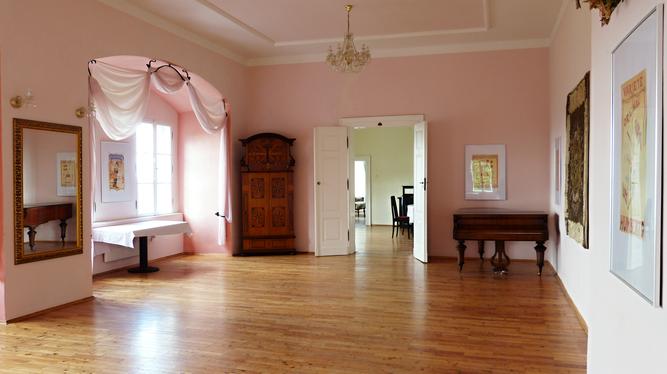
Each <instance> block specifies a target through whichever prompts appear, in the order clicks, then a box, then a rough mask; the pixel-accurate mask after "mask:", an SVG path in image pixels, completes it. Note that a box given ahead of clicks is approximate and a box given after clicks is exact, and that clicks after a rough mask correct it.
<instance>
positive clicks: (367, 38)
mask: <svg viewBox="0 0 667 374" xmlns="http://www.w3.org/2000/svg"><path fill="white" fill-rule="evenodd" d="M199 1H206V0H199ZM482 19H483V22H484V24H483V25H482V26H481V27H471V28H462V29H449V30H432V31H419V32H404V33H398V34H383V35H366V36H362V35H355V37H354V39H355V40H359V41H372V40H389V39H405V38H420V37H428V36H442V35H457V34H473V33H478V32H486V31H489V28H490V25H489V19H490V16H489V0H483V1H482ZM340 41H341V38H326V39H305V40H289V41H282V42H275V43H274V44H273V45H274V46H275V47H291V46H300V45H316V44H331V43H337V42H340Z"/></svg>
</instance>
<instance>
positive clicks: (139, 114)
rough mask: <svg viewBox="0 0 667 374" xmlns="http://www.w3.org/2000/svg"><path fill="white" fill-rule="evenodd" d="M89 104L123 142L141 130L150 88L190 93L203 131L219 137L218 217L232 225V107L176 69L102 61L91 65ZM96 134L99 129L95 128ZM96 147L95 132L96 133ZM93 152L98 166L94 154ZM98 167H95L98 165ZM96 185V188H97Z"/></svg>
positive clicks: (110, 132)
mask: <svg viewBox="0 0 667 374" xmlns="http://www.w3.org/2000/svg"><path fill="white" fill-rule="evenodd" d="M89 72H90V76H89V92H90V101H91V104H92V105H93V107H94V113H95V115H94V119H95V120H97V122H98V123H99V125H100V127H101V128H102V130H103V131H104V133H105V134H106V135H107V136H108V137H109V138H111V139H112V140H116V141H118V140H123V139H126V138H128V137H130V136H132V135H134V133H135V132H136V130H137V127H138V126H139V124H140V123H141V122H142V121H143V120H144V117H145V115H146V110H147V109H148V99H149V95H150V90H151V87H153V88H154V89H155V90H157V91H159V92H161V93H164V94H174V93H176V92H178V91H180V90H181V89H183V88H184V87H185V89H186V90H187V93H188V98H189V101H190V106H191V108H192V111H193V112H194V115H195V117H196V118H197V121H198V122H199V125H200V126H201V128H202V129H203V130H204V131H205V132H206V133H208V134H220V149H219V156H218V162H219V169H218V186H219V187H218V211H219V212H220V214H221V215H223V216H224V217H225V218H226V221H227V222H231V218H232V212H231V188H230V182H231V156H230V147H229V144H228V143H229V139H230V126H231V123H230V122H231V120H230V118H231V116H230V108H229V104H228V103H227V101H226V100H225V99H224V98H223V97H221V96H216V97H210V96H204V95H202V94H201V93H200V92H199V91H198V90H197V88H196V87H195V86H194V85H193V84H192V82H191V81H190V76H189V75H188V74H187V73H186V77H183V75H181V74H180V73H179V72H178V71H177V70H176V68H175V67H174V66H172V65H169V64H168V65H162V66H159V67H152V66H151V63H149V64H148V65H147V69H146V70H145V71H142V70H135V69H128V68H125V67H120V66H115V65H111V64H108V63H105V62H102V61H91V63H90V64H89ZM93 129H94V127H93ZM91 134H92V137H93V139H92V140H93V143H92V144H96V143H95V132H94V131H91ZM95 148H96V147H95V146H93V147H92V150H93V151H92V152H93V161H95V159H96V158H95V151H96V149H95ZM93 165H95V163H94V164H93ZM95 184H96V183H95ZM224 242H225V224H224V220H219V225H218V244H219V245H222V244H224Z"/></svg>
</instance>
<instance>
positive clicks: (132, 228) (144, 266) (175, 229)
mask: <svg viewBox="0 0 667 374" xmlns="http://www.w3.org/2000/svg"><path fill="white" fill-rule="evenodd" d="M189 232H191V230H190V225H188V223H187V222H185V221H158V220H154V221H144V222H137V223H128V224H123V225H112V226H103V227H96V228H94V229H93V241H96V242H101V243H109V244H115V245H120V246H123V247H129V248H134V238H139V267H136V268H132V269H129V270H128V271H129V272H130V273H152V272H156V271H158V270H160V269H159V268H157V267H154V266H148V237H149V236H157V235H173V234H185V233H189Z"/></svg>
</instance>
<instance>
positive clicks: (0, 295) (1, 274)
mask: <svg viewBox="0 0 667 374" xmlns="http://www.w3.org/2000/svg"><path fill="white" fill-rule="evenodd" d="M1 87H2V50H0V88H1ZM2 97H3V96H2V89H0V103H2V102H3V101H2ZM2 118H3V117H2V105H0V129H1V128H3V126H4V123H3V121H2ZM1 154H2V132H1V131H0V155H1ZM3 165H4V164H3V163H2V162H0V175H2V170H3ZM4 188H5V186H4V184H2V183H0V196H3V192H4V191H3V189H4ZM3 204H4V200H3V199H2V198H0V222H4V213H5V210H4V209H3V207H4V206H3ZM2 235H3V232H2V230H0V243H3V241H2V239H3V237H2ZM3 254H4V251H3V250H2V248H0V323H2V322H5V321H7V317H6V314H5V261H4V255H3Z"/></svg>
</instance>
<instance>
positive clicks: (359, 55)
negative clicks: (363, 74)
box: [327, 4, 371, 73]
mask: <svg viewBox="0 0 667 374" xmlns="http://www.w3.org/2000/svg"><path fill="white" fill-rule="evenodd" d="M345 10H347V33H346V34H345V39H344V40H343V44H342V45H340V44H338V48H337V49H336V53H334V51H333V49H332V48H331V46H329V54H328V55H327V63H329V65H331V67H332V68H333V69H334V70H335V71H338V72H342V73H358V72H360V71H361V69H363V68H364V66H365V65H366V64H367V63H368V62H369V61H370V60H371V52H370V51H369V50H368V47H367V46H366V45H362V46H361V51H357V48H356V47H355V46H354V37H353V36H352V33H351V32H350V12H351V11H352V5H349V4H348V5H345Z"/></svg>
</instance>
